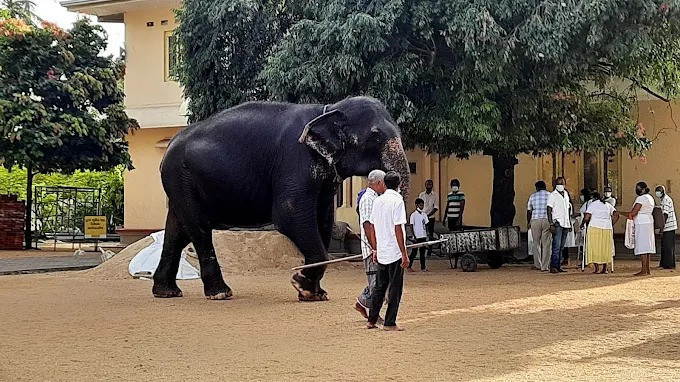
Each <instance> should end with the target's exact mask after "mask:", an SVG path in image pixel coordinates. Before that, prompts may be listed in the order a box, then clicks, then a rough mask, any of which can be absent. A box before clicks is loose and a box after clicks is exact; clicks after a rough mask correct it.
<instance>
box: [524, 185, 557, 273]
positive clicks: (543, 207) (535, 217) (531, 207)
mask: <svg viewBox="0 0 680 382" xmlns="http://www.w3.org/2000/svg"><path fill="white" fill-rule="evenodd" d="M535 186H536V192H535V193H534V194H532V195H531V196H530V197H529V202H528V203H527V227H528V230H529V235H531V238H532V239H533V242H534V246H533V257H534V267H535V268H536V269H539V270H541V271H543V272H547V271H549V270H550V251H551V247H552V236H551V235H550V222H549V221H548V197H550V193H549V192H548V191H546V189H547V187H546V185H545V182H544V181H542V180H539V181H538V182H536V184H535Z"/></svg>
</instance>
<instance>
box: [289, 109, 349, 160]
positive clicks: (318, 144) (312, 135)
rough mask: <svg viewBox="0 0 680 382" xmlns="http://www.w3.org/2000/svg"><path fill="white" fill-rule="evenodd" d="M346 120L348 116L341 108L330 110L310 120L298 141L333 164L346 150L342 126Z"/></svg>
mask: <svg viewBox="0 0 680 382" xmlns="http://www.w3.org/2000/svg"><path fill="white" fill-rule="evenodd" d="M346 122H347V118H346V117H345V115H344V114H343V113H342V112H341V111H340V110H330V111H328V112H326V113H323V114H321V115H320V116H318V117H316V118H314V119H312V120H311V121H309V122H308V123H307V124H306V125H305V128H304V130H302V134H301V135H300V139H299V140H298V141H299V142H300V143H304V144H306V145H307V146H309V147H311V148H312V149H314V151H316V152H318V153H319V154H320V155H321V156H322V157H324V158H326V160H327V161H328V163H331V164H332V163H334V162H337V160H338V159H339V158H340V156H342V153H343V152H344V150H345V134H344V133H343V131H342V126H343V125H344V124H345V123H346Z"/></svg>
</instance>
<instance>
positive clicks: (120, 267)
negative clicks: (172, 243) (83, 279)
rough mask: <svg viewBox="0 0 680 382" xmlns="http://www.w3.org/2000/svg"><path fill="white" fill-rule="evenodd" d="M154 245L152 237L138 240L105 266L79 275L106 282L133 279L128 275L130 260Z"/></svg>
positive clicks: (102, 265)
mask: <svg viewBox="0 0 680 382" xmlns="http://www.w3.org/2000/svg"><path fill="white" fill-rule="evenodd" d="M152 243H153V239H152V238H151V236H147V237H145V238H143V239H140V240H137V241H136V242H134V243H132V244H130V245H128V246H127V247H125V249H123V250H122V251H120V252H118V253H117V254H116V255H115V256H113V257H112V258H111V259H109V260H107V261H106V262H104V263H103V264H101V265H99V266H97V267H95V268H92V269H88V270H85V271H81V272H78V273H80V274H81V275H87V276H91V277H93V278H97V279H104V280H113V279H131V278H132V276H130V274H129V273H128V264H130V260H132V258H133V257H135V255H137V254H138V253H139V251H141V250H142V249H144V248H146V247H148V246H149V245H151V244H152Z"/></svg>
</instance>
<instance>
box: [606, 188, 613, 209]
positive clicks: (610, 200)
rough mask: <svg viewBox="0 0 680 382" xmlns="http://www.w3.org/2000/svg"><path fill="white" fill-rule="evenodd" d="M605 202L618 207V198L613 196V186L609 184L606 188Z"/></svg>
mask: <svg viewBox="0 0 680 382" xmlns="http://www.w3.org/2000/svg"><path fill="white" fill-rule="evenodd" d="M604 202H605V203H609V204H611V205H612V207H616V198H614V197H613V196H612V188H611V187H609V186H607V187H605V188H604Z"/></svg>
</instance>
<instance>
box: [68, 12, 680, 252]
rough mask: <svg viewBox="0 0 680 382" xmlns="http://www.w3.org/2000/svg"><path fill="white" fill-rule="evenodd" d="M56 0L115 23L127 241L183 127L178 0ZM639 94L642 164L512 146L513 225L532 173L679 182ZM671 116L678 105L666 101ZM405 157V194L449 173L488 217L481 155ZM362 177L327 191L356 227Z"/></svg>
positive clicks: (146, 222) (660, 122)
mask: <svg viewBox="0 0 680 382" xmlns="http://www.w3.org/2000/svg"><path fill="white" fill-rule="evenodd" d="M62 5H64V6H66V7H67V8H68V9H69V10H70V11H77V12H83V13H88V14H92V15H97V16H99V19H100V21H107V22H122V23H125V48H126V60H127V69H126V76H125V94H126V99H125V102H126V105H127V111H128V114H129V115H130V116H131V117H133V118H136V119H137V120H138V121H139V123H140V126H141V129H139V130H137V131H135V132H134V134H131V135H129V136H128V137H127V139H128V141H129V143H130V154H131V156H132V160H133V163H134V166H135V169H134V170H132V171H130V172H128V173H126V175H125V225H124V229H123V230H121V231H120V233H121V236H124V237H126V238H127V239H126V241H128V242H129V241H130V240H132V239H134V238H135V237H139V236H141V235H145V234H147V233H148V232H151V231H155V230H159V229H162V228H163V227H164V224H165V215H166V208H167V199H166V197H165V194H164V192H163V189H162V187H161V182H160V174H159V171H158V167H159V163H160V161H161V158H162V157H163V153H164V151H165V148H166V147H167V144H168V141H169V140H170V138H172V136H173V135H174V134H175V133H177V131H179V130H180V129H182V128H183V127H185V126H186V117H185V116H184V114H185V109H186V105H185V104H184V102H183V99H182V91H181V88H180V86H179V84H178V83H177V82H176V81H174V80H173V76H172V74H173V70H174V63H175V60H174V58H173V57H172V56H171V55H170V54H168V52H170V51H172V49H171V46H172V45H173V44H174V40H173V37H172V32H173V30H174V29H175V27H176V24H175V17H174V13H173V12H172V9H173V8H176V7H179V5H180V2H179V1H161V0H134V1H133V0H67V1H62ZM640 96H641V97H640V103H639V105H640V106H639V116H638V117H639V121H640V122H641V123H642V124H643V125H644V126H645V128H646V130H647V134H648V135H649V136H651V137H658V139H657V140H656V141H655V142H654V146H653V148H652V149H651V150H650V152H649V153H648V155H647V160H646V163H643V161H641V160H640V159H637V158H633V159H631V158H629V157H628V156H627V154H626V153H615V154H614V155H613V156H610V157H606V158H605V156H604V155H603V154H601V153H599V154H589V153H579V154H567V155H565V156H564V157H563V156H562V155H557V156H546V157H541V158H533V157H531V156H528V155H522V156H520V158H519V164H518V165H517V167H516V168H515V192H516V196H515V206H516V207H517V216H516V218H515V223H516V224H518V225H520V226H522V227H524V225H525V219H526V218H525V212H524V210H525V207H524V206H525V205H526V201H527V199H528V197H529V195H530V194H531V193H532V192H533V191H534V189H533V187H534V183H535V181H536V180H539V179H542V180H545V181H546V183H548V185H550V184H551V179H553V178H554V177H555V175H556V174H559V173H562V171H563V172H564V175H565V177H566V178H567V188H568V189H569V190H570V191H571V193H572V195H574V197H577V195H578V191H579V190H580V189H581V188H583V187H584V185H588V186H590V187H597V189H599V190H602V188H603V186H604V183H605V180H606V179H609V181H610V182H611V185H612V186H613V188H614V196H615V197H616V198H617V200H618V204H619V205H620V207H619V208H621V209H625V210H628V209H630V207H631V204H632V203H633V200H634V196H635V194H634V190H635V183H636V182H638V181H640V180H644V181H646V182H647V183H648V184H649V185H650V187H653V186H655V185H657V184H662V185H665V186H666V188H667V190H668V192H669V194H671V195H672V194H673V191H674V186H675V184H679V185H680V161H678V160H677V158H676V157H675V155H676V154H677V153H676V152H675V150H676V149H677V147H678V146H680V135H679V134H678V131H677V127H676V126H675V124H674V123H673V121H672V113H671V112H670V109H669V107H668V105H667V104H665V103H663V102H661V101H657V100H654V99H651V98H645V95H643V94H640ZM674 109H675V108H674ZM675 115H680V112H678V110H675ZM408 158H409V161H410V162H411V163H410V165H411V169H412V181H411V183H412V187H413V188H412V194H413V195H417V194H418V193H419V192H420V191H422V190H423V189H424V182H425V180H426V179H430V178H431V179H433V180H434V183H435V190H436V191H437V192H438V193H439V195H440V198H441V200H442V202H441V204H442V206H443V205H444V200H445V197H446V193H447V192H448V188H449V187H448V185H449V181H450V180H451V179H453V178H458V179H460V181H461V183H462V190H463V191H464V192H465V193H466V195H467V207H466V213H465V219H464V221H465V224H466V225H480V226H484V225H488V224H489V221H490V218H489V206H490V204H491V187H492V168H491V158H490V157H485V156H473V157H472V158H470V159H468V160H458V159H455V158H439V157H438V156H437V155H428V154H427V153H425V152H423V151H412V152H409V153H408ZM363 186H364V182H363V180H362V179H358V178H355V179H348V180H346V181H345V182H344V184H343V188H342V192H341V194H340V195H339V196H338V198H337V200H338V205H339V207H338V209H337V215H336V217H337V220H341V221H346V222H348V223H350V224H351V225H352V226H354V227H356V226H357V222H356V220H357V218H356V212H355V208H356V196H357V193H358V192H359V191H360V189H361V188H362V187H363ZM411 199H412V200H413V199H414V198H411ZM410 204H411V202H410ZM576 208H578V206H576ZM409 209H410V210H413V206H411V205H410V206H409ZM621 224H622V223H619V227H618V229H619V230H620V229H621V228H622V227H621Z"/></svg>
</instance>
